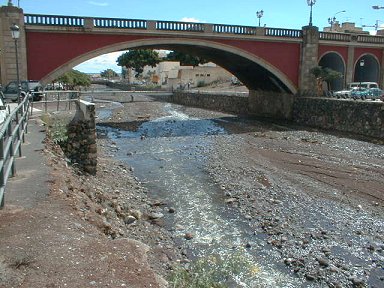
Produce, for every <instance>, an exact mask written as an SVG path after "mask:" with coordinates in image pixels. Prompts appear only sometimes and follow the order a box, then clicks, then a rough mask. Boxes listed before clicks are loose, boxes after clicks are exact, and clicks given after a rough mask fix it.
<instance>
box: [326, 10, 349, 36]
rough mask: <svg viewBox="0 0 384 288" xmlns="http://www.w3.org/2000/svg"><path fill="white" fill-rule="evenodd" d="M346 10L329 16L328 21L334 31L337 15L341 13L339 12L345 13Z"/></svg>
mask: <svg viewBox="0 0 384 288" xmlns="http://www.w3.org/2000/svg"><path fill="white" fill-rule="evenodd" d="M344 12H346V11H345V10H342V11H339V12H336V13H335V15H333V17H330V18H328V23H329V24H330V25H331V31H332V28H333V24H335V23H336V15H337V14H339V13H344Z"/></svg>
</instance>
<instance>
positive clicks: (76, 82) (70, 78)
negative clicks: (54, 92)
mask: <svg viewBox="0 0 384 288" xmlns="http://www.w3.org/2000/svg"><path fill="white" fill-rule="evenodd" d="M55 82H61V83H64V85H66V86H67V88H69V89H74V88H75V87H89V86H90V85H91V78H90V77H89V75H87V74H85V73H83V72H80V71H78V70H74V69H72V70H71V71H69V72H66V73H64V74H63V75H61V76H60V77H59V78H57V79H56V80H55Z"/></svg>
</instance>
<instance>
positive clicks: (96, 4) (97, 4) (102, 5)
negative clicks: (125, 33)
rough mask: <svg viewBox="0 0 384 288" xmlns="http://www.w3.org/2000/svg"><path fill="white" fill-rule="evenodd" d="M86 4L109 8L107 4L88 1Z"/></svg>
mask: <svg viewBox="0 0 384 288" xmlns="http://www.w3.org/2000/svg"><path fill="white" fill-rule="evenodd" d="M88 4H91V5H95V6H101V7H106V6H109V4H108V3H107V2H95V1H88Z"/></svg>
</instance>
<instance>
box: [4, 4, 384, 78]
mask: <svg viewBox="0 0 384 288" xmlns="http://www.w3.org/2000/svg"><path fill="white" fill-rule="evenodd" d="M1 2H2V5H7V3H8V0H2V1H1ZM12 2H13V4H14V5H15V6H17V5H18V3H19V4H20V7H21V8H22V9H23V10H24V13H31V14H49V15H73V16H93V17H111V18H125V19H146V20H169V21H198V22H204V23H220V24H236V25H249V26H256V25H258V18H257V17H256V11H260V10H263V11H264V15H263V17H262V18H261V25H264V24H265V25H266V26H268V27H278V28H282V27H284V28H291V29H301V27H302V26H305V25H307V24H308V22H309V11H310V9H309V6H308V4H307V0H289V1H286V0H275V1H271V0H237V1H224V0H194V1H176V0H161V1H159V0H19V1H17V0H13V1H12ZM373 5H378V6H384V0H317V1H316V3H315V5H314V6H313V25H315V26H318V27H319V29H320V30H322V29H323V27H326V26H329V24H328V18H329V17H334V16H336V18H337V20H338V21H340V22H354V23H356V26H362V25H367V26H373V25H375V23H376V20H379V24H383V25H384V9H380V10H375V9H372V6H373ZM343 10H345V11H346V12H342V13H338V14H337V15H335V14H336V13H337V12H339V11H343ZM365 30H374V28H371V27H367V28H365ZM116 58H117V55H116V54H112V55H104V56H101V57H98V58H97V59H93V60H90V61H87V62H86V63H83V64H82V65H79V66H77V67H76V68H77V69H79V70H81V71H83V72H100V71H102V70H105V69H107V68H112V69H114V70H116V71H119V70H120V68H119V67H118V66H116V65H115V61H116ZM91 70H92V71H91Z"/></svg>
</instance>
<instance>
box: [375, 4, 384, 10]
mask: <svg viewBox="0 0 384 288" xmlns="http://www.w3.org/2000/svg"><path fill="white" fill-rule="evenodd" d="M372 8H373V9H375V10H379V9H384V7H383V6H378V5H375V6H372Z"/></svg>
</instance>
